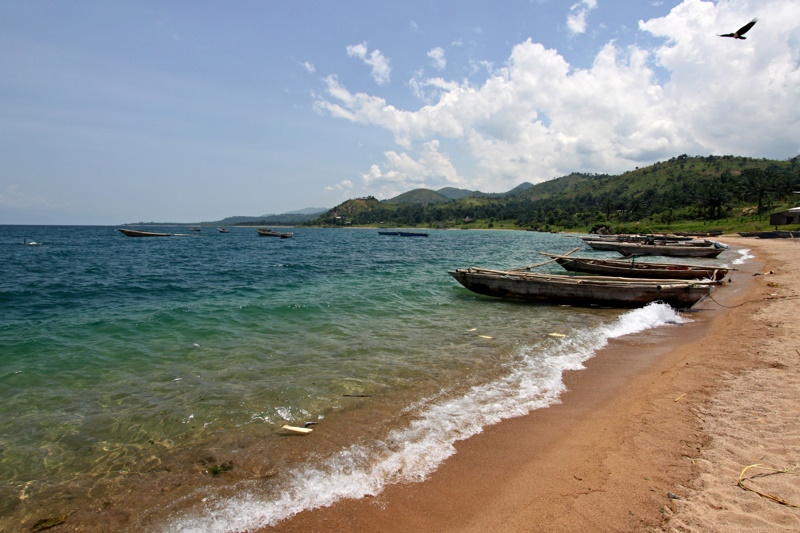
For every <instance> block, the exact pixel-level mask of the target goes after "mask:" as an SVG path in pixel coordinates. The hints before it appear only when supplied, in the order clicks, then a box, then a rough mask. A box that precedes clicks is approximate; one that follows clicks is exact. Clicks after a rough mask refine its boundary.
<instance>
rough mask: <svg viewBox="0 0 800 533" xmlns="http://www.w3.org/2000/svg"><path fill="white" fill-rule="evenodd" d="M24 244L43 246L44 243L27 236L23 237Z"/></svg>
mask: <svg viewBox="0 0 800 533" xmlns="http://www.w3.org/2000/svg"><path fill="white" fill-rule="evenodd" d="M22 244H24V245H25V246H41V245H42V243H40V242H36V241H29V240H28V238H27V237H25V238H24V239H22Z"/></svg>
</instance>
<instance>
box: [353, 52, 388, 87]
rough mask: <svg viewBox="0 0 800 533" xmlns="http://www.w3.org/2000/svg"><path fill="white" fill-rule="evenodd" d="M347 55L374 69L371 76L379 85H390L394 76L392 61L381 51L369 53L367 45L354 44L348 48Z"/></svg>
mask: <svg viewBox="0 0 800 533" xmlns="http://www.w3.org/2000/svg"><path fill="white" fill-rule="evenodd" d="M347 55H349V56H350V57H357V58H358V59H360V60H362V61H363V62H364V63H366V64H367V65H369V66H370V67H372V71H371V72H370V76H372V79H373V80H375V83H377V84H378V85H384V84H386V83H389V79H390V77H391V74H392V67H391V66H390V65H389V63H390V60H389V58H387V57H386V56H384V55H383V54H382V53H381V51H380V50H377V49H376V50H373V51H372V52H369V49H368V48H367V43H366V42H363V43H361V44H353V45H350V46H348V47H347Z"/></svg>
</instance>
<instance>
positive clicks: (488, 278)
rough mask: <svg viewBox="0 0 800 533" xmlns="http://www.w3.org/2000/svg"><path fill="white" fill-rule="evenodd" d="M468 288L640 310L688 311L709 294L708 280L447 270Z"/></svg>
mask: <svg viewBox="0 0 800 533" xmlns="http://www.w3.org/2000/svg"><path fill="white" fill-rule="evenodd" d="M449 274H450V275H451V276H453V277H454V278H455V279H456V281H458V282H459V283H460V284H461V285H463V286H464V287H466V288H467V289H469V290H471V291H473V292H476V293H478V294H483V295H485V296H494V297H498V298H511V299H515V300H528V301H538V302H546V303H553V304H569V305H579V306H600V307H641V306H644V305H647V304H649V303H651V302H657V301H661V302H665V303H667V304H669V305H671V306H673V307H675V308H688V307H691V306H693V305H694V304H696V303H697V302H699V301H700V300H701V299H703V298H704V297H706V296H708V294H710V292H711V289H712V286H713V283H712V282H710V281H683V280H653V279H633V278H617V277H605V276H570V275H566V274H565V275H554V274H533V273H525V272H519V271H507V270H489V269H483V268H475V267H471V268H467V269H457V270H454V271H450V272H449Z"/></svg>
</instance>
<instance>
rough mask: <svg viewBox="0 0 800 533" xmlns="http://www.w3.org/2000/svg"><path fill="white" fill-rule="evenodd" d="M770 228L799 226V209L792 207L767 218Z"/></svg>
mask: <svg viewBox="0 0 800 533" xmlns="http://www.w3.org/2000/svg"><path fill="white" fill-rule="evenodd" d="M769 223H770V225H771V226H785V225H786V224H800V207H793V208H791V209H787V210H786V211H781V212H780V213H773V214H771V215H770V216H769Z"/></svg>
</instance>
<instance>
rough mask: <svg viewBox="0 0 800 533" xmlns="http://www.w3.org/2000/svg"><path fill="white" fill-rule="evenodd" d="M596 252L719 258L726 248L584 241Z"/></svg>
mask: <svg viewBox="0 0 800 533" xmlns="http://www.w3.org/2000/svg"><path fill="white" fill-rule="evenodd" d="M584 242H585V243H586V244H587V245H588V246H590V247H591V248H592V249H594V250H608V251H613V252H619V253H621V254H622V255H625V256H631V255H661V256H666V257H717V256H718V255H719V254H721V253H722V252H723V250H725V246H723V245H721V244H718V243H715V242H711V241H708V244H706V245H701V246H695V245H687V244H643V243H635V242H609V241H593V240H584Z"/></svg>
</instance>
